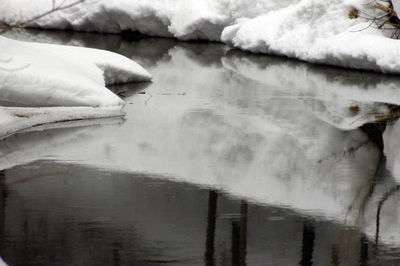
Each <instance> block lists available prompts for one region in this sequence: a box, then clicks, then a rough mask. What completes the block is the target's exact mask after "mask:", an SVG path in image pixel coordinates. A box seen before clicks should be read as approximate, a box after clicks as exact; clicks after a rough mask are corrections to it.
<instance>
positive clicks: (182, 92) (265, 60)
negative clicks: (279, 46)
mask: <svg viewBox="0 0 400 266" xmlns="http://www.w3.org/2000/svg"><path fill="white" fill-rule="evenodd" d="M20 36H21V35H19V36H17V37H20ZM32 36H33V35H26V36H23V38H28V39H29V38H31V39H32V38H35V39H37V40H41V41H50V42H58V43H64V42H65V43H67V44H74V45H86V46H92V47H98V48H107V49H109V50H113V51H115V52H119V53H121V54H124V55H126V56H128V57H130V58H132V59H134V60H136V61H138V62H139V63H141V64H143V65H144V66H145V67H146V68H147V69H148V70H149V71H150V72H151V73H152V74H153V76H154V80H153V83H152V84H148V85H146V87H142V88H137V87H131V85H129V84H128V85H124V86H123V87H119V88H114V89H115V91H116V92H117V93H119V94H120V95H121V96H124V97H125V100H126V102H127V103H128V105H127V106H126V108H125V111H126V112H127V117H126V118H127V120H126V121H125V123H124V124H122V125H121V124H118V125H114V124H111V125H107V124H103V125H99V126H97V127H90V128H85V127H80V128H74V129H60V130H46V131H43V132H34V133H29V134H20V135H16V136H14V137H11V138H9V139H7V140H5V144H3V145H2V146H1V147H0V154H1V157H0V169H8V168H10V167H12V166H19V167H17V168H16V169H19V170H21V169H22V170H23V169H24V167H25V166H23V165H24V164H26V163H28V162H35V161H39V160H49V159H51V160H56V161H58V162H63V163H66V164H68V165H70V166H68V167H67V168H68V169H73V168H74V167H75V168H76V170H75V175H74V176H81V175H83V176H86V178H87V176H89V177H90V176H97V177H99V179H100V180H102V178H101V176H102V175H104V174H106V175H109V179H110V180H109V182H116V183H113V184H112V185H113V186H115V187H116V188H119V189H122V191H126V194H124V195H131V194H132V193H133V192H134V193H138V194H137V195H136V196H138V197H139V198H135V199H132V201H130V202H125V201H124V200H126V199H125V198H119V197H121V195H119V194H118V193H116V192H115V191H114V190H112V191H111V192H110V191H109V190H108V189H109V188H108V187H107V189H106V188H105V187H103V188H101V189H100V188H96V187H97V186H98V183H97V181H98V180H97V179H94V180H93V179H90V178H88V179H87V180H86V179H85V178H81V179H79V180H80V182H83V183H84V185H85V186H87V188H86V190H87V191H86V190H85V189H84V190H85V191H83V192H85V193H83V194H82V195H83V196H84V199H82V198H79V197H81V196H82V195H81V194H74V192H71V191H74V189H78V191H81V192H82V188H81V187H74V186H73V187H64V185H61V184H59V185H60V187H56V188H58V189H61V191H62V193H66V194H69V193H73V196H71V195H70V196H69V197H66V198H65V199H64V198H62V199H60V198H58V202H64V201H65V200H66V201H67V202H68V201H71V200H72V201H74V197H78V199H79V200H78V199H75V200H76V201H75V202H72V203H73V204H72V203H71V204H70V206H73V207H71V208H72V209H73V210H74V211H66V214H67V215H66V216H64V217H63V219H66V220H67V221H75V220H79V221H80V223H79V226H77V225H76V224H74V223H73V228H72V229H71V228H70V229H71V230H77V231H79V232H80V234H81V233H82V235H83V236H84V237H85V238H86V239H90V241H89V242H88V243H84V244H82V245H84V246H85V248H87V246H90V245H92V244H93V243H95V244H99V243H98V242H100V240H99V238H100V236H103V235H105V236H107V237H109V238H112V235H117V236H118V237H117V238H116V239H112V241H111V240H110V242H108V243H107V247H106V250H107V251H108V253H107V252H105V253H107V254H108V255H107V256H108V257H107V258H106V260H107V261H109V262H110V263H111V261H114V262H115V263H121V264H124V262H126V261H127V257H129V256H131V255H132V254H129V256H128V255H127V253H126V249H129V248H134V249H135V250H138V249H139V250H140V252H139V253H140V254H142V255H141V256H142V257H140V256H139V258H137V261H140V260H141V259H143V258H151V259H150V260H146V262H147V263H154V264H155V263H157V262H160V261H162V262H163V263H170V264H173V263H174V262H173V261H174V260H176V261H175V262H176V263H178V264H179V263H181V262H185V263H186V264H190V263H192V264H199V263H200V264H201V263H205V264H206V265H220V264H223V265H224V264H234V265H244V264H245V263H247V264H249V265H251V264H253V265H259V264H257V263H260V262H263V261H269V260H270V261H274V262H276V263H275V264H278V265H279V264H280V265H296V264H299V263H300V264H302V265H310V264H311V263H314V264H315V265H326V264H330V263H332V264H333V265H356V264H357V263H358V264H360V265H363V264H368V263H370V264H373V263H374V262H375V261H379V260H380V259H382V257H384V256H388V257H389V259H388V260H390V261H391V262H392V261H393V260H395V259H396V256H398V254H399V253H398V252H397V251H398V250H397V249H396V247H398V246H399V245H400V238H399V237H398V236H399V235H400V232H398V231H399V229H398V228H397V227H398V226H397V225H398V222H399V221H400V213H399V212H398V210H397V207H396V206H397V203H398V201H399V200H400V199H399V196H398V193H395V192H393V193H390V192H391V189H392V188H396V186H397V183H396V181H397V179H396V178H397V176H400V175H398V171H399V169H400V168H399V167H398V165H400V164H399V163H398V161H399V159H398V158H400V157H399V156H398V155H397V154H398V153H397V151H398V150H400V149H399V146H398V145H399V144H397V142H396V139H398V136H399V133H398V132H400V129H399V126H398V123H395V124H391V123H389V124H388V126H387V128H385V127H386V120H385V121H383V123H382V124H379V125H372V126H371V125H370V124H365V123H366V122H371V121H375V120H376V117H377V116H382V115H387V114H390V112H391V106H390V105H388V104H386V103H391V104H394V105H396V104H398V103H399V102H400V100H399V99H400V96H399V94H398V92H397V90H395V87H397V86H398V85H399V84H400V82H399V80H398V78H396V77H392V76H383V75H379V76H376V75H377V74H371V73H368V74H365V73H364V72H357V71H355V72H352V71H346V70H343V69H338V68H328V67H327V68H325V67H320V66H319V67H315V66H311V65H309V64H305V63H300V62H294V61H291V60H288V59H282V58H277V57H261V56H253V55H249V54H244V53H241V52H228V53H227V48H226V47H225V46H223V45H219V44H197V43H178V42H175V41H172V40H168V39H154V38H145V39H138V40H135V41H128V40H124V39H122V38H119V37H116V36H110V37H109V38H110V39H108V40H106V39H107V38H108V37H107V36H104V35H85V34H73V35H71V36H68V37H57V36H58V35H57V33H54V36H52V34H50V35H46V34H45V35H43V33H41V32H39V33H38V34H37V35H34V37H32ZM370 75H372V76H373V77H374V78H373V80H374V81H373V82H372V81H371V80H370V79H369V78H368V77H372V76H370ZM143 89H145V94H141V93H134V90H143ZM150 95H151V97H150ZM362 125H363V126H362ZM358 126H362V127H361V128H360V129H359V128H358ZM342 128H346V129H347V130H342ZM383 132H384V133H383ZM382 134H383V137H382ZM385 155H386V156H387V165H386V160H385ZM81 166H83V167H82V168H81ZM26 167H28V168H29V167H39V168H40V169H41V171H45V170H46V168H54V167H61V166H58V164H55V163H54V162H53V161H51V163H49V164H44V166H43V165H42V163H41V162H39V163H34V164H32V165H31V166H26ZM61 168H62V169H63V170H62V171H60V173H59V174H55V175H56V176H57V178H60V179H62V180H63V181H64V182H67V183H68V182H69V181H68V178H66V176H69V174H70V173H69V172H68V171H66V170H65V169H64V168H63V167H61ZM386 168H387V169H388V170H389V172H388V171H386ZM93 169H101V171H99V173H97V172H96V174H92V173H89V175H87V171H89V172H90V171H94V170H93ZM34 171H35V172H37V171H38V170H37V169H35V170H34ZM7 173H8V170H7ZM83 173H85V175H84V174H83ZM138 173H140V174H138ZM142 173H145V174H142ZM132 175H133V176H132ZM138 175H139V176H144V177H143V180H153V179H152V178H155V179H156V180H158V181H154V182H155V183H157V182H166V181H165V180H173V181H174V182H178V183H179V182H184V183H190V184H196V185H200V186H206V187H207V188H210V190H211V191H208V190H198V189H194V190H195V191H197V192H193V191H191V192H190V193H188V194H190V196H189V195H188V194H185V196H182V197H183V199H184V200H183V201H184V202H187V204H188V205H190V208H189V207H188V206H186V208H179V207H174V208H173V210H171V209H168V208H169V207H170V206H165V204H164V205H163V204H161V205H159V204H160V203H159V202H157V203H154V202H150V201H151V200H150V199H149V197H150V196H149V195H151V196H152V197H158V195H159V194H160V193H161V195H163V193H171V195H172V194H174V193H175V192H176V190H175V189H174V186H178V187H179V186H181V185H182V184H177V183H168V182H166V183H162V186H163V189H164V190H165V191H164V190H161V189H156V190H154V191H153V190H152V189H153V187H152V186H150V188H147V190H144V191H142V192H141V191H138V190H137V189H136V188H135V186H134V185H132V186H130V185H129V186H127V184H126V182H128V181H126V180H131V179H132V180H137V179H138V178H139V177H138ZM126 176H129V178H128V177H126ZM122 177H123V180H124V181H121V182H122V183H121V184H124V185H121V184H117V183H118V182H117V180H119V178H122ZM139 179H140V178H139ZM51 180H53V181H55V180H56V179H51ZM85 180H86V181H85ZM112 180H114V181H112ZM143 180H142V181H141V182H144V183H146V182H147V181H143ZM10 182H11V181H10ZM37 182H39V181H37ZM85 182H87V183H85ZM148 182H150V181H148ZM151 182H153V181H151ZM39 183H40V182H39ZM93 184H96V186H94V187H95V188H91V189H89V188H88V187H91V186H93ZM172 184H173V185H172ZM46 185H48V184H46ZM80 185H81V186H82V184H80ZM108 185H110V184H108ZM85 186H84V187H85ZM125 186H127V188H125ZM155 186H156V185H155ZM50 187H51V186H50ZM24 189H26V190H27V191H28V192H29V189H28V188H26V187H25V188H24ZM38 189H39V188H38ZM40 189H43V188H40ZM64 189H65V191H64ZM92 189H94V190H96V189H100V190H99V192H100V191H101V192H102V193H99V195H100V194H101V195H102V197H101V198H102V199H104V198H107V199H112V200H111V203H113V204H114V203H115V204H116V205H118V206H120V205H121V206H124V204H125V205H126V206H130V207H131V208H130V209H128V208H126V209H124V208H123V209H118V210H115V211H113V210H112V208H106V210H103V211H104V213H109V212H111V214H112V215H110V214H107V215H106V217H104V215H103V214H97V216H96V215H94V216H95V217H94V218H93V217H90V218H88V217H87V215H89V213H88V214H86V213H85V212H82V211H79V209H80V208H81V206H82V200H83V201H85V200H94V202H95V203H93V204H91V205H90V206H89V207H90V208H89V207H88V208H87V209H85V211H88V210H90V211H93V212H95V210H91V208H94V209H96V208H97V207H98V206H100V207H99V208H103V207H104V204H105V205H109V204H111V203H104V202H103V201H100V200H99V199H92V198H91V196H90V193H89V191H91V192H92ZM168 189H170V191H169V190H168ZM191 189H192V188H191ZM130 190H133V192H132V191H130ZM192 190H193V189H192ZM27 191H25V190H22V191H20V195H25V193H28V192H27ZM39 191H41V190H39ZM168 191H169V192H168ZM216 191H223V193H227V194H229V195H231V196H234V197H237V198H239V199H240V200H239V201H238V200H233V201H232V202H230V201H229V202H230V203H226V200H221V198H224V196H220V195H218V194H217V192H216ZM59 192H60V191H59ZM48 193H49V195H51V197H45V198H44V199H43V201H42V202H41V204H45V203H46V202H47V201H48V200H49V199H51V201H54V198H57V197H58V196H57V195H53V194H54V193H52V192H48ZM104 193H105V194H104ZM107 193H110V194H107ZM119 193H121V192H120V191H119ZM134 193H133V194H134ZM103 194H104V195H105V196H104V195H103ZM192 194H193V195H192ZM388 194H389V195H388ZM116 195H118V196H116ZM155 195H156V196H155ZM385 195H388V196H387V199H386V200H383V199H385V197H386V196H385ZM98 197H99V198H100V196H98ZM114 197H116V198H114ZM124 197H128V198H129V197H130V196H124ZM132 197H133V196H132ZM171 197H172V196H171ZM188 198H189V199H190V200H188ZM118 199H120V200H121V201H120V202H118ZM199 199H200V200H199ZM15 200H16V201H18V200H21V198H18V199H15ZM143 200H145V202H146V201H147V200H148V205H147V206H146V208H145V207H143V208H140V207H138V206H137V204H135V202H142V201H143ZM163 200H166V201H165V202H170V201H175V199H174V198H170V197H167V198H166V199H165V198H164V199H163ZM168 200H169V201H168ZM180 200H182V198H181V199H180ZM116 202H118V204H117V203H116ZM160 202H164V201H160ZM380 202H382V203H380ZM65 204H67V203H65ZM224 204H225V205H224ZM67 205H68V204H67ZM67 205H65V208H64V209H65V210H68V209H70V208H69V207H66V206H67ZM178 206H180V205H178ZM207 206H208V208H207ZM227 206H228V207H227ZM260 206H270V207H266V209H263V208H261V207H260ZM271 206H275V207H279V208H278V210H277V209H274V210H272V209H271ZM180 207H182V206H180ZM192 207H193V208H195V209H196V211H193V213H191V212H190V210H191V208H192ZM32 208H33V207H32ZM52 208H54V209H57V208H58V207H57V208H56V207H54V206H51V208H50V209H52ZM252 208H254V209H257V208H260V209H261V210H258V211H255V212H252ZM54 209H52V211H54ZM284 209H290V210H292V211H293V212H295V214H293V213H292V214H290V215H287V214H285V210H284ZM166 210H168V211H166ZM224 210H225V211H224ZM239 210H240V211H239ZM264 211H265V212H267V214H266V213H264ZM132 212H138V213H140V214H141V215H142V216H143V217H136V216H135V215H133V214H132V215H133V216H134V217H131V216H130V215H127V216H126V217H121V218H118V216H119V215H120V213H124V215H125V213H132ZM157 212H161V213H163V214H164V215H161V216H160V215H159V214H157ZM274 212H276V213H278V214H276V213H274ZM281 212H283V213H284V214H282V213H281ZM232 213H233V214H234V215H231V214H232ZM239 213H240V214H239ZM171 214H174V215H171ZM124 215H123V216H124ZM89 216H90V215H89ZM110 217H111V218H110ZM116 217H117V218H116ZM199 217H201V219H200V218H199ZM304 217H307V218H304ZM194 218H196V219H194ZM311 218H312V219H311ZM30 219H33V218H31V217H28V218H27V219H26V221H27V225H28V227H26V228H25V227H22V229H21V230H22V231H23V230H25V229H26V230H27V231H29V230H31V229H29V224H30V223H31V221H30ZM85 219H86V220H87V221H86V220H85ZM124 219H126V220H124ZM132 219H133V220H132ZM282 219H283V220H282ZM313 219H316V220H317V221H323V222H321V223H323V224H319V223H318V222H315V221H314V220H313ZM82 220H83V221H85V222H82ZM188 220H190V221H188ZM194 220H196V221H194ZM200 220H201V221H200ZM128 221H129V222H128ZM158 221H165V222H164V223H163V224H162V225H160V224H159V223H157V222H158ZM199 221H200V222H199ZM376 221H378V222H376ZM58 222H60V221H57V222H55V224H57V223H58ZM131 222H132V223H131ZM186 222H187V224H186V227H185V226H183V224H185V223H186ZM42 224H43V227H46V226H44V224H45V223H42ZM128 224H129V225H128ZM132 224H134V225H135V226H134V227H132ZM339 224H340V226H339ZM181 225H182V227H181V228H184V230H183V231H184V232H183V231H180V230H179V226H181ZM47 226H48V225H47ZM62 226H63V227H68V226H71V225H70V224H68V223H63V224H62ZM75 226H77V227H79V230H78V229H77V228H75ZM80 226H82V227H83V229H82V228H80ZM104 226H105V227H106V229H105V228H104ZM163 226H166V227H168V228H164V227H163ZM348 226H350V227H348ZM24 228H25V229H24ZM194 228H195V229H194ZM199 228H201V229H199ZM60 230H61V229H60ZM199 230H200V231H201V232H199ZM56 231H57V230H56ZM125 231H128V232H129V236H128V237H127V238H126V239H125V238H122V240H121V234H122V233H121V232H125ZM65 234H66V233H65ZM189 235H190V236H191V237H190V239H196V240H197V242H196V243H193V242H191V241H190V240H188V238H189ZM255 236H256V237H255ZM77 238H79V237H77ZM172 238H174V240H171V239H172ZM132 239H134V241H133V240H132ZM281 239H284V240H283V241H281ZM145 240H146V241H145ZM147 240H148V242H147ZM378 240H379V241H378ZM63 241H64V242H65V243H72V242H73V240H72V239H70V240H68V239H64V240H63ZM74 241H75V240H74ZM93 241H94V242H93ZM132 241H133V242H134V243H133V242H132ZM163 241H167V242H168V243H167V244H165V242H163ZM174 241H175V242H174ZM374 242H375V243H374ZM171 243H173V244H171ZM276 243H279V245H277V244H276ZM372 243H373V244H372ZM66 245H68V244H66ZM170 245H172V246H171V247H173V248H171V249H172V250H171V249H170V248H168V247H170ZM274 245H275V246H274ZM387 247H395V250H396V251H395V252H394V253H393V254H389V255H388V254H387V253H386V252H387V250H388V249H387ZM159 249H163V250H165V253H166V254H168V255H165V254H164V253H163V254H161V255H160V252H159ZM266 250H267V251H268V252H266ZM374 250H376V251H377V252H376V254H373V251H374ZM382 250H383V251H382ZM103 251H104V250H103ZM285 251H288V253H290V254H293V255H291V256H287V253H286V252H285ZM69 252H71V253H74V252H75V251H74V250H72V251H69ZM396 252H397V253H396ZM161 253H162V252H161ZM264 253H265V254H264ZM143 254H144V255H143ZM97 256H100V257H101V255H99V254H97ZM391 256H392V257H391ZM177 258H179V259H177ZM392 259H393V260H392ZM77 261H79V260H77ZM137 261H136V262H137ZM79 262H81V261H79ZM133 262H135V261H133ZM176 263H175V264H176Z"/></svg>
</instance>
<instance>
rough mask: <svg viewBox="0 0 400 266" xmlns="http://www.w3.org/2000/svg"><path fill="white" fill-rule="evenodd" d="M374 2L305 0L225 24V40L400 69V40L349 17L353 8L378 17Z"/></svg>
mask: <svg viewBox="0 0 400 266" xmlns="http://www.w3.org/2000/svg"><path fill="white" fill-rule="evenodd" d="M372 4H373V3H371V2H366V1H361V0H360V1H357V0H356V1H343V0H332V1H325V0H303V1H301V2H300V3H299V4H297V5H292V6H290V7H287V8H284V9H280V10H277V11H274V12H270V13H268V14H267V15H262V16H259V17H257V18H254V19H251V20H248V21H245V22H242V23H239V24H236V25H232V26H229V27H227V28H225V29H224V31H223V33H222V37H221V39H222V41H224V42H226V43H229V44H231V45H233V46H235V47H238V48H241V49H245V50H248V51H252V52H259V53H271V54H277V55H285V56H288V57H294V58H298V59H301V60H304V61H308V62H312V63H323V64H331V65H337V66H343V67H349V68H356V69H366V70H374V71H381V72H384V73H400V60H399V59H400V58H399V52H398V51H399V49H400V42H399V41H398V40H393V39H390V38H388V37H387V36H385V34H384V32H383V31H381V30H379V29H377V28H376V27H374V25H373V24H371V22H370V21H368V22H366V21H365V20H364V19H362V18H357V19H350V18H349V17H348V13H349V11H350V10H351V9H352V8H354V7H357V8H358V9H360V10H361V11H360V12H363V15H364V16H367V17H369V18H373V17H375V16H376V12H377V11H374V10H372V9H371V8H369V7H371V6H372ZM365 14H367V15H365ZM378 15H379V13H378Z"/></svg>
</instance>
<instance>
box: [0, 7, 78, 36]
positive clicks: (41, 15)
mask: <svg viewBox="0 0 400 266" xmlns="http://www.w3.org/2000/svg"><path fill="white" fill-rule="evenodd" d="M64 2H65V1H63V2H62V3H61V4H60V5H59V6H57V7H56V6H55V1H54V0H53V8H52V9H51V10H49V11H47V12H44V13H42V14H40V15H37V16H35V17H32V18H30V19H28V20H25V21H21V22H17V23H15V24H12V25H8V26H7V28H5V29H3V30H0V35H1V34H4V33H6V32H8V31H10V30H11V29H13V28H19V27H23V26H25V25H26V24H29V23H31V22H33V21H35V20H38V19H41V18H42V17H45V16H48V15H50V14H52V13H54V12H57V11H60V10H64V9H67V8H70V7H73V6H76V5H78V4H80V3H83V2H85V0H77V1H75V2H73V3H71V4H68V5H65V6H63V4H64Z"/></svg>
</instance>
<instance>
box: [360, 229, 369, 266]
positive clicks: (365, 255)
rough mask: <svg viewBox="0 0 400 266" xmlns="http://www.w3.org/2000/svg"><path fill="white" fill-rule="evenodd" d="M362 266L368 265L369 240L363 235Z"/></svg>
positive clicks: (361, 240)
mask: <svg viewBox="0 0 400 266" xmlns="http://www.w3.org/2000/svg"><path fill="white" fill-rule="evenodd" d="M359 265H360V266H366V265H368V239H367V238H366V237H365V236H364V235H361V237H360V260H359Z"/></svg>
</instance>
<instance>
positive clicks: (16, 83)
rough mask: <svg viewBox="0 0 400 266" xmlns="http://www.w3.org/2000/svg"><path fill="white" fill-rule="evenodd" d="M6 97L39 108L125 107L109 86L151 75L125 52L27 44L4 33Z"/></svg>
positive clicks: (1, 94)
mask: <svg viewBox="0 0 400 266" xmlns="http://www.w3.org/2000/svg"><path fill="white" fill-rule="evenodd" d="M0 49H1V50H2V51H3V52H2V53H1V54H0V84H1V85H0V98H1V99H2V100H3V101H9V102H17V103H20V104H25V105H38V106H52V105H57V106H118V105H119V106H122V105H123V101H122V100H121V99H119V97H118V96H116V95H115V94H113V93H112V92H111V91H110V90H108V89H107V88H106V87H105V85H106V84H111V83H119V82H130V81H145V80H149V79H150V78H151V76H150V74H149V73H148V72H147V71H146V70H144V69H143V68H142V67H141V66H139V65H138V64H136V63H135V62H133V61H131V60H130V59H128V58H125V57H123V56H120V55H117V54H114V53H111V52H107V51H101V50H96V49H90V48H80V47H79V48H78V47H68V46H61V45H50V44H38V43H25V42H20V41H15V40H11V39H8V38H5V37H1V36H0Z"/></svg>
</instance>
